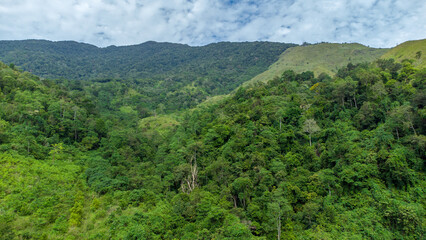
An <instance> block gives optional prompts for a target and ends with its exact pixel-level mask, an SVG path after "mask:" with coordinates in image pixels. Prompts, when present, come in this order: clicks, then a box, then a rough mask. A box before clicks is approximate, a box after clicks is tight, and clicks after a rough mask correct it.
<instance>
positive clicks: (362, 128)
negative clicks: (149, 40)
mask: <svg viewBox="0 0 426 240" xmlns="http://www.w3.org/2000/svg"><path fill="white" fill-rule="evenodd" d="M88 48H91V47H90V46H88ZM0 69H1V70H0V149H1V150H2V151H0V165H1V167H0V171H1V174H0V176H1V182H0V184H1V185H0V194H1V195H0V209H1V213H2V214H0V222H1V223H2V224H1V225H0V239H277V235H280V237H281V239H318V238H321V239H347V238H354V239H365V238H369V239H422V238H424V236H425V203H426V199H425V196H426V195H425V189H424V186H425V175H424V173H425V149H426V145H425V143H426V139H425V134H426V129H425V126H426V124H425V121H426V119H425V117H426V115H425V109H424V106H425V86H426V82H425V81H426V75H425V74H426V73H425V71H426V70H425V69H424V68H416V67H415V66H413V65H412V62H411V61H409V60H408V61H403V62H402V63H396V62H395V61H393V60H383V59H382V60H377V61H375V62H373V63H364V64H347V65H346V66H344V67H343V68H340V69H339V70H338V71H337V73H336V75H335V76H334V77H330V76H328V75H327V74H321V75H319V76H315V75H314V74H313V72H303V73H300V74H298V73H295V72H293V71H285V72H284V73H279V74H278V76H277V77H273V78H271V79H269V81H267V83H257V84H255V85H251V86H245V87H241V88H239V89H238V90H236V91H235V93H234V94H231V95H230V96H227V97H224V98H223V99H222V100H221V101H219V102H217V103H214V102H213V103H211V104H205V105H202V106H199V107H197V108H195V109H192V110H188V111H181V112H179V113H175V115H173V116H170V115H159V113H161V112H164V107H165V106H166V105H167V102H165V101H167V100H166V99H163V100H162V101H163V102H161V99H158V101H159V102H154V103H155V104H160V103H161V104H163V105H162V106H161V105H160V107H158V106H156V108H155V107H154V108H155V110H156V111H155V112H151V113H150V114H148V115H152V116H151V117H150V118H144V117H146V115H144V114H143V113H144V111H145V110H144V109H143V108H141V109H139V107H140V105H141V103H143V104H149V101H148V100H145V101H144V99H146V98H147V97H149V96H147V95H145V94H141V93H143V92H142V90H143V88H139V89H138V88H135V86H138V85H139V83H138V82H137V81H133V82H132V81H128V82H126V83H125V82H120V81H118V80H111V81H104V82H102V81H98V82H96V81H92V82H89V81H88V82H85V81H83V82H82V85H78V82H79V81H73V80H61V81H51V80H46V79H42V78H39V77H36V76H34V75H32V74H29V73H26V72H22V71H20V70H18V69H17V68H16V67H14V66H13V65H11V66H10V67H9V66H7V65H5V64H0ZM76 83H77V84H76ZM147 107H149V106H147ZM161 110H163V111H161ZM141 118H144V119H141Z"/></svg>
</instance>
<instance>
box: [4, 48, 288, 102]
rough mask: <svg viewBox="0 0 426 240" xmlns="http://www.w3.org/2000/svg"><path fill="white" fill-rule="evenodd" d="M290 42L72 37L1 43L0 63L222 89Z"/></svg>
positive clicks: (48, 73) (67, 74)
mask: <svg viewBox="0 0 426 240" xmlns="http://www.w3.org/2000/svg"><path fill="white" fill-rule="evenodd" d="M293 46H295V44H285V43H271V42H244V43H230V42H222V43H215V44H209V45H206V46H202V47H191V46H188V45H183V44H175V43H157V42H145V43H142V44H139V45H132V46H122V47H116V46H110V47H107V48H98V47H96V46H93V45H89V44H84V43H77V42H71V41H62V42H51V41H46V40H24V41H0V61H3V62H5V63H7V64H9V63H13V64H15V65H17V66H20V67H21V68H23V69H24V70H26V71H30V72H32V73H34V74H37V75H38V76H41V77H44V78H53V79H55V78H65V79H86V80H87V79H140V78H144V79H146V78H148V79H154V80H161V81H162V80H165V81H170V80H173V81H174V82H181V83H183V85H185V86H186V85H189V86H192V85H194V84H195V85H197V86H199V87H200V88H201V89H202V90H203V91H205V92H207V93H208V94H210V93H213V94H217V93H226V92H229V91H230V90H232V89H234V88H235V87H236V86H238V85H239V84H241V83H242V82H244V81H247V80H249V79H251V78H252V77H254V76H256V75H257V74H259V73H261V72H263V71H265V70H266V69H267V67H268V66H269V65H270V64H272V63H273V62H275V61H276V60H277V59H278V56H279V55H280V54H281V53H282V52H283V51H285V50H286V49H287V48H289V47H293Z"/></svg>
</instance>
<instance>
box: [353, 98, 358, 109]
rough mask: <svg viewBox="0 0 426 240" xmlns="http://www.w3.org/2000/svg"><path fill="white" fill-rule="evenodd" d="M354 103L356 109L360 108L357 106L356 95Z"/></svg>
mask: <svg viewBox="0 0 426 240" xmlns="http://www.w3.org/2000/svg"><path fill="white" fill-rule="evenodd" d="M354 103H355V108H358V105H357V104H356V98H355V95H354Z"/></svg>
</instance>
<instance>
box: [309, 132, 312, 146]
mask: <svg viewBox="0 0 426 240" xmlns="http://www.w3.org/2000/svg"><path fill="white" fill-rule="evenodd" d="M309 146H312V137H311V133H309Z"/></svg>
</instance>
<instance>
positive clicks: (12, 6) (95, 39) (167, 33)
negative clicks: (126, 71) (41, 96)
mask: <svg viewBox="0 0 426 240" xmlns="http://www.w3.org/2000/svg"><path fill="white" fill-rule="evenodd" d="M425 13H426V1H421V0H420V1H419V0H281V1H278V0H259V1H253V0H242V1H238V0H221V1H214V0H121V1H118V0H60V1H59V0H0V22H1V25H0V40H21V39H48V40H54V41H60V40H74V41H79V42H86V43H90V44H94V45H97V46H100V47H105V46H109V45H131V44H139V43H142V42H145V41H150V40H153V41H161V42H175V43H184V44H189V45H205V44H208V43H212V42H218V41H276V42H291V43H298V44H300V43H303V42H310V43H316V42H358V43H362V44H364V45H369V46H372V47H393V46H395V45H397V44H399V43H402V42H404V41H407V40H415V39H423V38H426V14H425Z"/></svg>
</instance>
